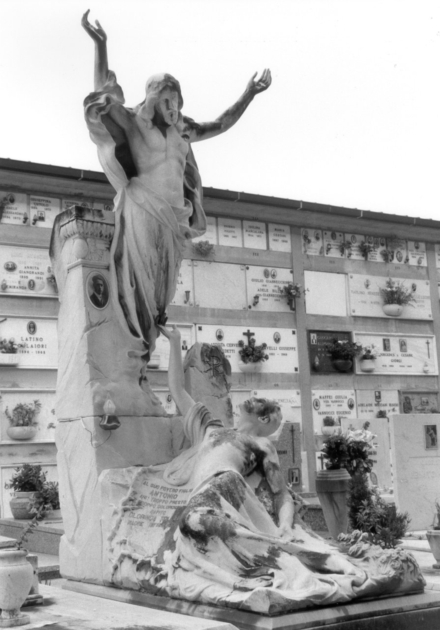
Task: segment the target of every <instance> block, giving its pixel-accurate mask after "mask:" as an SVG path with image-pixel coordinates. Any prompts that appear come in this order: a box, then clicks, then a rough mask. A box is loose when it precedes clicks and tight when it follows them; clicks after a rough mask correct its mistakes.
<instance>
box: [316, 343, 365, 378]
mask: <svg viewBox="0 0 440 630" xmlns="http://www.w3.org/2000/svg"><path fill="white" fill-rule="evenodd" d="M325 349H326V350H327V352H328V353H329V354H330V356H331V358H332V363H333V365H334V367H335V368H336V369H337V370H338V372H348V371H350V370H351V368H352V367H353V360H354V358H355V357H356V356H358V355H359V354H360V353H361V351H362V346H361V345H360V344H358V343H355V342H353V341H349V340H348V339H337V338H336V337H335V338H334V339H333V340H332V342H331V343H329V344H326V346H325Z"/></svg>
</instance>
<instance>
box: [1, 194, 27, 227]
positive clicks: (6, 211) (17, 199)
mask: <svg viewBox="0 0 440 630" xmlns="http://www.w3.org/2000/svg"><path fill="white" fill-rule="evenodd" d="M4 199H6V203H5V204H4V208H3V212H2V215H1V221H0V223H6V224H9V225H29V212H28V203H27V195H24V194H22V193H17V192H9V191H7V190H0V201H3V200H4Z"/></svg>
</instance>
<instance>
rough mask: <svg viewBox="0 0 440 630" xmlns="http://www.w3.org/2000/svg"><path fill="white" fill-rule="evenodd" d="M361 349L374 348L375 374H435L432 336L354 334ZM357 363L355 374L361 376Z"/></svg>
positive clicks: (357, 363)
mask: <svg viewBox="0 0 440 630" xmlns="http://www.w3.org/2000/svg"><path fill="white" fill-rule="evenodd" d="M355 341H356V342H357V343H359V344H361V345H362V346H364V347H365V346H372V345H373V346H374V347H375V349H376V359H375V361H374V372H375V374H414V375H416V374H417V375H419V376H420V375H424V374H425V375H434V374H438V367H437V352H436V349H435V337H434V336H432V335H405V334H394V333H393V334H388V333H382V334H373V333H355ZM361 371H362V370H361V369H360V362H359V360H357V362H356V372H357V373H361Z"/></svg>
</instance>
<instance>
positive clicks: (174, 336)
mask: <svg viewBox="0 0 440 630" xmlns="http://www.w3.org/2000/svg"><path fill="white" fill-rule="evenodd" d="M158 328H159V330H160V332H161V333H162V335H163V336H164V337H166V338H167V339H168V341H169V342H170V343H172V342H173V341H174V342H176V343H177V342H178V343H179V344H180V330H179V329H178V328H177V326H176V325H175V324H173V325H172V326H171V330H170V329H169V328H165V326H158Z"/></svg>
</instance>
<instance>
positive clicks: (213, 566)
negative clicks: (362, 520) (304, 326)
mask: <svg viewBox="0 0 440 630" xmlns="http://www.w3.org/2000/svg"><path fill="white" fill-rule="evenodd" d="M184 424H185V433H186V435H187V437H188V438H189V439H190V440H191V442H192V444H193V446H192V447H191V449H190V450H188V451H186V452H184V453H183V454H182V455H180V456H179V457H178V458H176V459H175V460H174V461H173V462H171V463H170V464H169V465H168V467H167V469H166V471H165V474H164V479H166V481H167V482H168V483H170V484H173V485H176V486H178V485H181V484H185V483H187V482H188V479H189V478H190V477H192V479H193V480H194V483H195V489H194V491H193V493H192V496H191V498H190V500H189V502H188V505H187V507H186V510H185V512H184V513H183V515H182V516H181V518H180V522H179V526H178V527H177V529H176V532H175V536H174V543H173V545H172V546H171V547H172V548H171V549H170V551H169V553H168V555H166V561H165V567H164V569H165V571H164V573H162V575H164V574H166V576H167V577H166V580H163V581H161V580H159V583H158V582H156V585H157V586H159V584H160V586H162V587H163V588H164V589H165V591H166V592H167V593H168V594H169V595H171V596H173V597H177V598H181V599H186V600H191V601H201V602H203V603H211V604H216V605H221V606H228V607H234V608H240V609H243V610H252V611H256V612H260V613H267V614H275V613H280V612H286V611H289V610H295V609H298V608H304V607H308V606H316V605H321V606H322V605H328V604H335V603H344V602H348V601H350V600H353V599H359V598H365V597H374V596H376V597H378V596H383V595H391V594H397V593H400V594H403V593H408V592H417V591H422V590H423V586H424V584H425V582H424V578H423V576H422V574H421V572H420V570H419V568H418V565H417V563H416V562H415V560H414V558H413V557H412V556H411V554H409V553H407V552H405V551H404V550H400V549H392V550H382V549H381V548H380V547H377V546H372V545H370V544H369V543H367V542H366V541H365V540H364V538H365V537H366V535H364V536H363V537H362V536H356V535H355V536H354V539H353V540H352V544H351V548H350V550H349V551H348V555H346V554H345V553H341V552H340V551H339V550H338V549H337V548H336V546H335V545H330V544H328V543H327V542H326V541H325V540H323V539H322V538H320V537H318V536H317V535H316V534H314V533H313V532H310V531H307V529H306V528H304V527H303V526H302V525H300V524H295V525H294V526H293V536H291V537H290V539H288V538H286V537H284V536H283V535H282V533H281V531H280V529H279V528H278V526H277V525H276V524H275V523H274V521H273V520H272V518H271V517H270V516H269V514H268V512H267V511H266V509H265V507H264V506H263V504H262V503H261V502H260V501H259V499H258V498H257V496H256V494H255V492H254V490H253V489H252V487H251V485H250V484H249V479H250V477H249V475H250V474H251V473H252V472H253V473H254V474H258V475H262V476H263V478H264V476H265V471H266V472H267V471H269V470H270V469H271V468H273V467H275V469H276V467H278V456H277V453H276V449H275V448H274V446H273V445H272V444H271V442H270V441H269V440H268V439H267V438H263V439H261V438H258V439H255V438H252V437H250V436H247V435H245V434H243V433H241V434H240V432H237V431H235V430H234V429H224V428H221V422H220V421H218V420H214V419H213V418H212V416H211V414H210V413H209V411H208V410H207V409H206V408H205V407H204V406H203V405H202V404H200V403H196V404H195V405H194V406H193V407H192V408H191V409H190V411H189V412H188V413H187V415H186V418H185V420H184ZM216 451H217V453H216ZM220 453H221V458H222V459H223V461H224V467H222V466H218V465H216V463H217V462H218V461H219V455H220ZM207 473H208V474H207ZM272 489H273V490H274V491H275V492H276V491H277V490H278V489H277V488H276V487H274V488H272ZM141 575H142V571H140V572H139V577H141Z"/></svg>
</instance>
